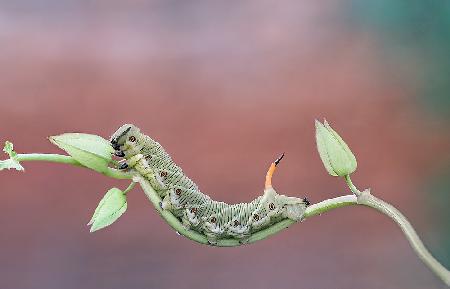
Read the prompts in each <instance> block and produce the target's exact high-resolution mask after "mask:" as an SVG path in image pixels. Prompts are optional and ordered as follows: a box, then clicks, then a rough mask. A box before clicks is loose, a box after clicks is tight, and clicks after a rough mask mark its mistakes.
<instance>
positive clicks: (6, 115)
mask: <svg viewBox="0 0 450 289" xmlns="http://www.w3.org/2000/svg"><path fill="white" fill-rule="evenodd" d="M352 2H353V1H332V0H327V1H283V2H277V1H239V2H238V1H236V2H233V1H225V2H214V1H151V2H145V1H138V0H136V1H127V2H125V1H74V0H72V1H69V0H66V1H50V0H42V1H1V2H0V75H1V77H0V141H1V142H4V141H5V140H11V141H13V142H14V144H15V148H16V150H17V151H18V152H19V153H25V152H52V153H61V152H60V151H59V150H58V149H57V148H56V147H54V146H52V145H51V144H50V143H49V142H48V141H47V139H46V137H47V136H49V135H55V134H60V133H63V132H86V133H93V134H98V135H101V136H103V137H105V138H107V137H109V135H110V134H111V133H112V132H114V131H115V129H116V128H117V127H118V126H120V125H121V124H123V123H126V122H128V123H134V124H136V125H138V126H139V127H141V129H142V131H143V132H145V133H147V134H148V135H150V136H152V137H153V138H155V139H156V140H158V141H159V142H160V143H161V144H163V146H165V148H166V149H167V151H168V152H169V153H170V154H171V155H172V157H173V158H174V159H175V160H176V161H177V162H178V163H179V164H180V166H181V167H182V168H183V169H184V171H185V172H186V173H187V174H188V175H189V176H190V177H191V178H193V179H194V180H195V181H196V182H197V183H198V184H199V186H200V188H201V189H202V191H204V192H207V193H208V194H209V195H211V196H212V197H213V198H215V199H217V200H223V201H227V202H232V203H233V202H243V201H250V200H251V199H253V198H255V197H256V196H257V195H259V194H261V192H262V186H263V181H264V176H265V172H266V169H267V167H268V165H269V164H270V162H271V161H273V160H274V158H276V157H277V156H278V154H279V153H281V152H283V151H284V152H286V158H285V159H284V160H283V162H282V164H281V166H280V168H279V170H278V171H277V173H276V175H275V177H274V186H275V188H276V189H277V190H278V191H279V192H283V193H285V194H288V195H294V196H304V195H307V196H308V197H309V199H310V200H311V201H312V202H313V203H314V202H318V201H321V200H323V199H327V198H331V197H335V196H339V195H343V194H347V193H349V192H348V189H347V188H346V186H345V184H344V182H343V181H342V180H341V179H338V178H332V177H330V176H328V175H327V173H326V171H325V169H324V168H323V166H322V164H321V161H320V159H319V156H318V153H317V151H316V147H315V139H314V119H315V118H318V119H322V118H323V117H326V118H327V120H328V121H329V122H330V123H331V124H332V125H333V126H334V127H335V128H336V130H337V131H338V132H340V134H341V135H342V136H343V137H344V139H345V140H346V141H347V143H348V144H349V145H350V147H351V148H352V150H353V152H354V153H355V154H356V156H357V159H358V170H357V172H356V173H355V174H354V176H353V180H354V182H355V183H356V184H357V185H358V186H359V187H360V188H366V187H371V188H372V192H373V193H374V194H376V195H377V196H379V197H381V198H383V199H385V200H387V201H388V202H391V203H393V204H394V205H396V206H397V207H398V208H399V209H400V210H401V211H402V212H403V213H404V214H406V215H407V216H408V217H409V218H410V221H411V222H412V223H413V225H414V226H415V227H416V229H417V231H418V233H419V234H420V235H421V236H422V238H423V241H424V242H425V244H426V245H427V246H428V247H429V248H430V249H431V250H432V252H433V253H435V254H436V255H437V258H438V259H439V260H441V261H442V262H443V263H444V264H445V265H446V266H447V267H448V266H449V265H450V257H449V251H450V246H449V244H450V243H449V242H447V241H446V240H448V234H447V232H448V231H445V229H443V228H446V227H449V218H448V216H449V215H448V214H447V215H445V214H444V215H442V212H440V211H439V208H438V207H436V206H439V204H440V205H442V208H444V209H445V208H447V207H448V206H447V205H448V202H449V196H448V191H445V192H446V193H444V198H443V199H441V200H440V201H438V202H433V201H430V199H433V200H437V199H436V198H434V197H433V189H432V186H431V185H429V184H430V183H432V181H431V180H433V179H435V178H437V177H436V176H439V175H440V176H441V179H443V180H446V179H449V176H450V174H448V171H447V169H448V168H449V164H450V153H449V151H450V130H449V128H450V122H449V118H448V117H447V114H445V113H440V114H439V113H438V112H436V111H435V110H433V105H428V102H427V97H426V96H423V94H422V92H423V91H424V87H427V83H428V82H427V77H426V76H425V75H424V74H425V73H426V72H424V69H423V67H424V64H426V63H428V58H427V55H426V54H420V51H419V52H417V51H416V50H413V49H411V47H414V46H413V44H411V43H410V42H406V43H401V42H400V44H398V43H394V44H392V42H390V40H389V39H388V37H387V38H386V35H385V34H386V33H387V32H385V31H384V30H378V29H376V27H375V28H373V25H371V24H370V23H367V22H368V21H367V22H366V21H361V19H363V20H364V15H363V14H362V13H364V11H362V10H358V9H360V7H359V6H357V5H354V3H352ZM358 7H359V8H358ZM366 12H367V11H366ZM355 14H357V15H358V17H355ZM421 21H422V20H421V19H418V20H417V22H415V23H416V25H417V27H422V26H423V25H424V24H426V23H423V22H421ZM424 21H425V20H424ZM388 30H389V29H388ZM392 47H394V48H392ZM419 50H420V49H419ZM434 56H435V57H436V55H434ZM430 57H431V56H430ZM443 59H444V58H443ZM434 60H435V61H436V62H439V59H436V58H434ZM444 100H445V98H444ZM434 104H436V102H434ZM447 104H448V103H447V102H445V101H444V102H442V103H439V102H437V105H434V107H440V108H441V111H442V107H444V109H443V111H444V112H445V111H446V109H447V108H446V107H447ZM2 158H3V157H2ZM23 165H24V167H25V169H26V172H25V173H19V172H14V171H2V172H1V173H0V203H1V209H0V226H1V228H2V232H1V234H0V288H14V289H19V288H48V289H51V288H109V289H112V288H199V289H200V288H410V289H412V288H444V285H443V284H442V283H441V281H440V280H438V279H437V278H436V277H435V276H434V275H433V274H432V273H431V272H430V271H429V270H428V269H427V268H426V267H425V266H424V265H423V264H422V263H421V262H420V261H419V259H418V258H417V257H416V256H415V255H414V253H413V251H412V249H411V248H410V247H409V245H408V243H407V241H406V240H405V238H404V236H403V235H402V234H401V232H400V230H399V229H398V228H397V227H396V226H395V225H394V224H393V223H392V222H391V221H390V220H389V219H387V218H386V217H385V216H383V215H381V214H379V213H377V212H375V211H373V210H370V209H368V208H364V207H348V208H342V209H339V210H336V211H333V212H330V213H327V214H324V215H322V216H320V217H314V218H311V219H308V220H307V221H305V222H304V223H302V224H298V225H295V226H293V227H291V228H289V229H288V230H286V231H283V232H282V233H280V234H278V235H276V236H274V237H271V238H269V239H266V240H264V241H261V242H258V243H255V244H253V245H250V246H244V247H239V248H214V247H206V246H201V245H198V244H196V243H193V242H192V241H189V240H187V239H185V238H182V237H180V236H177V235H176V234H175V232H174V231H172V230H171V229H170V228H169V226H168V225H167V224H166V223H164V222H163V221H162V219H161V218H159V217H158V215H157V213H156V212H155V210H154V209H153V208H152V206H151V204H150V202H149V201H148V200H146V198H145V196H144V194H143V193H142V191H141V190H140V188H139V189H135V190H134V191H133V192H131V193H130V194H129V200H128V211H127V212H126V213H125V214H124V215H123V216H122V217H121V218H120V219H119V221H118V222H117V223H115V224H113V225H112V226H111V227H109V228H107V229H104V230H101V231H99V232H96V233H94V234H90V233H89V228H88V227H87V226H86V223H87V222H88V221H89V219H90V217H91V214H92V213H93V210H94V209H95V207H96V205H97V203H98V201H99V200H100V199H101V197H102V196H103V194H104V193H105V192H106V191H107V190H108V189H109V188H110V187H112V186H118V187H120V188H125V187H126V186H127V185H128V183H127V182H125V181H117V180H112V179H108V178H105V177H104V176H102V175H99V174H96V173H94V172H93V171H89V170H84V169H81V168H76V167H71V166H67V165H62V164H51V163H23ZM442 172H444V173H443V174H444V176H443V177H442Z"/></svg>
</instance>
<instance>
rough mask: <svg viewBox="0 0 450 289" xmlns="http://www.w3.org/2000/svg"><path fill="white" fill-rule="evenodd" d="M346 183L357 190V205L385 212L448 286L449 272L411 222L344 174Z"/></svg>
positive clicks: (421, 257)
mask: <svg viewBox="0 0 450 289" xmlns="http://www.w3.org/2000/svg"><path fill="white" fill-rule="evenodd" d="M345 179H346V181H347V184H348V185H349V187H350V190H352V191H353V193H355V191H356V192H358V194H356V193H355V194H356V195H357V202H358V204H359V205H364V206H368V207H371V208H374V209H375V210H377V211H379V212H381V213H383V214H385V215H386V216H388V217H389V218H391V219H392V220H393V221H394V222H395V223H397V225H398V226H399V227H400V229H401V230H402V232H403V234H404V235H405V237H406V239H407V240H408V242H409V244H410V245H411V247H412V248H413V250H414V252H416V254H417V256H418V257H419V258H420V260H422V262H423V263H424V264H425V265H426V266H427V267H428V268H430V270H431V271H432V272H433V273H434V274H436V275H437V276H438V277H439V278H441V280H442V281H444V283H445V284H446V285H447V286H449V287H450V272H449V270H447V269H446V268H445V267H444V266H442V264H441V263H439V262H438V261H437V260H436V259H435V258H434V257H433V256H432V255H431V254H430V252H429V251H428V249H427V248H426V247H425V245H424V244H423V242H422V240H420V238H419V236H418V235H417V233H416V231H415V230H414V228H413V226H412V225H411V223H410V222H409V221H408V219H407V218H406V217H405V216H404V215H403V214H402V213H400V211H399V210H397V209H396V208H395V207H394V206H392V205H391V204H389V203H387V202H385V201H383V200H381V199H379V198H377V197H375V196H373V195H372V194H371V193H370V191H369V190H365V191H363V192H361V191H360V190H358V189H357V188H356V187H355V186H354V185H353V183H352V181H351V179H350V176H346V178H345Z"/></svg>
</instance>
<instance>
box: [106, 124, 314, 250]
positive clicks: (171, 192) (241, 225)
mask: <svg viewBox="0 0 450 289" xmlns="http://www.w3.org/2000/svg"><path fill="white" fill-rule="evenodd" d="M110 141H111V145H112V147H113V148H114V149H115V150H116V152H115V155H116V156H118V157H123V158H124V160H125V163H122V164H121V165H120V167H119V168H122V169H131V168H132V169H134V170H135V171H137V172H138V173H139V174H140V175H141V176H142V177H144V178H145V179H147V180H148V181H149V183H150V185H151V186H152V187H153V189H154V190H155V191H156V192H157V193H158V195H159V196H160V197H161V198H162V202H161V204H160V205H161V207H162V208H163V209H164V210H169V211H171V212H172V213H173V214H174V216H176V217H177V218H179V220H180V221H181V222H182V224H183V225H184V226H185V227H186V228H188V229H191V230H195V231H197V232H199V233H202V234H204V235H205V236H206V237H207V239H208V241H209V242H210V244H215V243H216V242H217V240H219V239H222V238H230V237H232V238H236V239H238V240H240V242H241V243H245V242H246V240H248V238H249V237H250V236H251V234H252V233H254V232H257V231H259V230H262V229H264V228H266V227H268V226H270V225H271V224H273V223H275V222H278V221H281V220H283V219H286V218H289V219H292V220H295V221H299V220H301V219H302V218H303V215H304V212H305V209H306V207H307V206H308V205H309V202H308V200H307V199H306V198H303V199H301V198H296V197H288V196H285V195H280V194H278V193H277V192H276V191H275V190H274V189H273V187H272V175H273V173H274V171H275V169H276V166H277V165H278V163H279V162H280V160H281V159H282V158H283V156H284V154H283V155H281V156H280V157H279V158H278V159H277V160H276V161H275V162H273V163H272V164H271V166H270V168H269V170H268V172H267V175H266V181H265V189H264V193H263V195H262V196H259V197H257V198H256V199H254V200H253V201H251V202H249V203H239V204H232V205H230V204H227V203H224V202H218V201H215V200H212V199H211V198H210V197H209V196H207V195H205V194H203V193H202V192H201V191H200V190H199V188H198V186H197V185H196V184H195V183H194V182H193V181H192V180H191V179H189V178H188V177H187V176H186V175H185V174H184V173H183V171H182V169H181V168H180V167H179V166H178V165H176V164H175V163H174V162H173V160H172V158H171V157H170V156H169V154H167V152H166V151H165V150H164V149H163V147H162V146H161V145H160V144H159V143H158V142H156V141H154V140H153V139H151V138H150V137H148V136H146V135H144V134H142V133H141V132H140V130H139V128H137V127H136V126H134V125H131V124H125V125H123V126H121V127H120V128H119V129H118V130H117V131H116V132H115V133H114V134H113V135H112V136H111V139H110Z"/></svg>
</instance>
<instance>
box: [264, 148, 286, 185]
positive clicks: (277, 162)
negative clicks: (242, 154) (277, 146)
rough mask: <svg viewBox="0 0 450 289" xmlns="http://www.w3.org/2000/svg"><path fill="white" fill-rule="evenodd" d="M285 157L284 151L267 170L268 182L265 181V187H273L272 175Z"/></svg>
mask: <svg viewBox="0 0 450 289" xmlns="http://www.w3.org/2000/svg"><path fill="white" fill-rule="evenodd" d="M283 157H284V153H282V154H281V156H279V157H278V158H277V159H276V160H275V161H274V162H273V163H272V164H271V165H270V167H269V170H268V171H267V174H266V183H265V186H264V187H265V189H268V188H271V187H272V176H273V173H274V172H275V169H276V167H277V165H278V164H279V163H280V161H281V160H282V159H283Z"/></svg>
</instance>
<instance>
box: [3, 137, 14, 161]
mask: <svg viewBox="0 0 450 289" xmlns="http://www.w3.org/2000/svg"><path fill="white" fill-rule="evenodd" d="M3 151H4V152H5V153H7V154H8V155H9V157H10V158H14V157H16V156H17V153H16V152H15V151H14V145H13V143H12V142H10V141H6V142H5V146H4V147H3Z"/></svg>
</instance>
